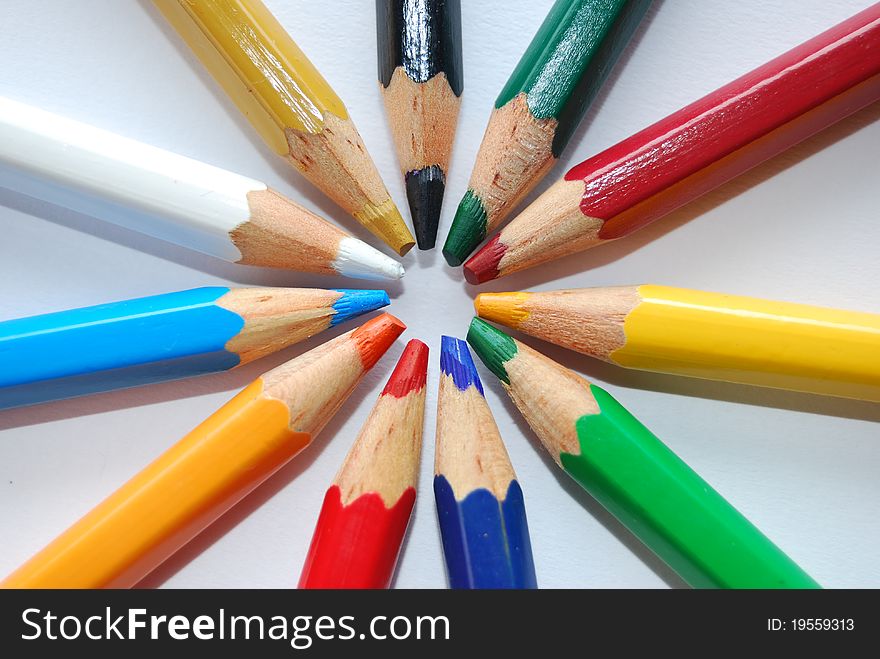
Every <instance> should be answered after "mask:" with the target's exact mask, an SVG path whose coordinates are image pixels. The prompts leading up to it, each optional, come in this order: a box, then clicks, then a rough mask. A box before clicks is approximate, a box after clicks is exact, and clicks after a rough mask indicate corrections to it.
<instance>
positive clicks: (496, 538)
mask: <svg viewBox="0 0 880 659" xmlns="http://www.w3.org/2000/svg"><path fill="white" fill-rule="evenodd" d="M440 371H441V374H440V392H439V394H438V399H437V438H436V448H435V455H434V498H435V500H436V502H437V517H438V519H439V522H440V534H441V536H442V538H443V553H444V555H445V557H446V571H447V575H448V577H449V586H450V588H471V589H477V588H537V581H536V579H535V564H534V561H533V560H532V545H531V541H530V540H529V525H528V522H527V521H526V509H525V503H524V501H523V494H522V490H521V489H520V486H519V483H518V482H517V480H516V474H515V473H514V471H513V467H512V466H511V465H510V459H509V458H508V456H507V450H506V449H505V448H504V442H502V440H501V436H500V435H499V433H498V426H497V425H495V419H494V418H493V417H492V412H491V411H490V410H489V406H488V405H487V404H486V399H485V398H484V397H483V385H482V384H481V383H480V376H479V375H477V370H476V368H475V367H474V362H473V359H471V353H470V351H469V350H468V346H467V343H465V342H464V341H462V340H461V339H456V338H453V337H450V336H444V337H443V338H442V339H441V345H440Z"/></svg>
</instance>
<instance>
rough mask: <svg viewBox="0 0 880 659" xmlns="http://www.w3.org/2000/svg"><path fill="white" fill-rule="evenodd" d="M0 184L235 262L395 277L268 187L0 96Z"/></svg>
mask: <svg viewBox="0 0 880 659" xmlns="http://www.w3.org/2000/svg"><path fill="white" fill-rule="evenodd" d="M0 185H3V187H8V188H11V189H14V190H17V191H19V192H23V193H25V194H29V195H31V196H34V197H38V198H40V199H43V200H45V201H49V202H52V203H55V204H59V205H61V206H65V207H68V208H71V209H72V210H75V211H78V212H83V213H87V214H90V215H93V216H95V217H97V218H99V219H101V220H104V221H107V222H112V223H113V224H116V225H118V226H121V227H125V228H126V229H130V230H132V231H137V232H140V233H144V234H147V235H149V236H152V237H154V238H159V239H161V240H165V241H168V242H170V243H174V244H177V245H180V246H182V247H186V248H188V249H193V250H196V251H199V252H203V253H205V254H210V255H211V256H215V257H217V258H221V259H224V260H226V261H231V262H234V263H244V264H247V265H259V266H269V267H274V268H288V269H291V270H299V271H301V272H317V273H321V274H331V275H333V274H340V275H344V276H346V277H357V278H360V279H399V278H400V277H401V276H403V267H402V266H401V265H400V264H399V263H397V262H396V261H394V260H393V259H390V258H388V257H387V256H385V255H384V254H382V253H381V252H378V251H377V250H375V249H373V248H372V247H370V246H369V245H367V244H366V243H364V242H362V241H360V240H358V239H357V238H354V237H353V236H351V235H349V234H348V233H345V232H344V231H341V230H340V229H338V228H337V227H335V226H334V225H332V224H330V223H329V222H327V221H326V220H324V219H322V218H320V217H318V216H317V215H315V214H314V213H311V212H310V211H308V210H306V209H305V208H303V207H302V206H299V205H298V204H295V203H294V202H292V201H291V200H290V199H287V198H286V197H284V196H282V195H280V194H278V193H277V192H276V191H275V190H272V189H271V188H269V187H268V186H267V185H266V184H265V183H261V182H260V181H256V180H254V179H251V178H248V177H246V176H241V175H239V174H234V173H232V172H230V171H227V170H224V169H220V168H219V167H213V166H211V165H207V164H205V163H203V162H199V161H198V160H193V159H192V158H186V157H184V156H180V155H177V154H175V153H171V152H170V151H165V150H163V149H158V148H156V147H153V146H149V145H147V144H144V143H142V142H136V141H135V140H130V139H128V138H125V137H121V136H119V135H115V134H113V133H109V132H107V131H104V130H100V129H98V128H94V127H93V126H88V125H86V124H83V123H80V122H78V121H72V120H70V119H66V118H64V117H59V116H58V115H55V114H51V113H49V112H44V111H43V110H40V109H39V108H35V107H31V106H29V105H25V104H23V103H18V102H16V101H12V100H9V99H6V98H0Z"/></svg>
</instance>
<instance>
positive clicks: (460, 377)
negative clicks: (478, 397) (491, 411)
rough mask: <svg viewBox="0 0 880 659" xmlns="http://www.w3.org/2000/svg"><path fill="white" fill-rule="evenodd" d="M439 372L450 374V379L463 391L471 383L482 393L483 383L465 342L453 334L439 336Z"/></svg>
mask: <svg viewBox="0 0 880 659" xmlns="http://www.w3.org/2000/svg"><path fill="white" fill-rule="evenodd" d="M440 372H441V373H444V374H446V375H449V376H452V381H453V382H454V383H455V386H456V387H458V389H459V390H461V391H464V390H466V389H467V388H468V387H470V386H472V385H473V386H474V387H476V389H477V391H479V392H480V394H483V383H482V382H480V376H479V374H478V373H477V367H476V365H474V360H473V357H471V351H470V350H469V349H468V345H467V342H465V341H462V340H461V339H457V338H455V337H454V336H443V337H441V339H440Z"/></svg>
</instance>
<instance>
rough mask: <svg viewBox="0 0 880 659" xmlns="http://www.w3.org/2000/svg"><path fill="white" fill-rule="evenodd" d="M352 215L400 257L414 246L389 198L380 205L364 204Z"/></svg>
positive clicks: (395, 207) (398, 212) (401, 218)
mask: <svg viewBox="0 0 880 659" xmlns="http://www.w3.org/2000/svg"><path fill="white" fill-rule="evenodd" d="M353 215H354V216H355V217H356V218H357V219H358V221H359V222H360V223H361V224H363V225H364V226H365V227H366V228H367V229H369V230H370V231H371V232H372V233H373V234H374V235H375V236H378V237H379V238H381V239H382V240H383V241H384V242H385V243H386V244H387V245H388V246H390V247H391V249H393V250H394V251H395V252H397V253H398V254H399V255H400V256H403V255H404V254H406V253H407V252H408V251H409V250H411V249H412V247H413V245H415V244H416V240H415V238H413V235H412V234H411V233H410V231H409V229H408V228H407V226H406V224H405V223H404V221H403V217H402V216H401V215H400V211H399V210H397V206H395V205H394V202H393V201H392V200H391V198H390V197H389V198H388V199H387V200H386V201H384V202H382V203H381V204H364V206H363V208H361V209H360V210H359V211H357V212H356V213H354V214H353Z"/></svg>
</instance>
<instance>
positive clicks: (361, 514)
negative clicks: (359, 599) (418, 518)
mask: <svg viewBox="0 0 880 659" xmlns="http://www.w3.org/2000/svg"><path fill="white" fill-rule="evenodd" d="M415 502H416V491H415V488H413V487H409V488H407V489H406V490H404V492H403V494H401V496H400V498H399V499H398V500H397V501H396V502H394V503H393V504H392V505H390V506H387V505H386V504H385V501H383V499H382V497H381V496H380V495H379V494H377V493H375V492H368V493H366V494H362V495H360V496H359V497H357V498H356V499H355V500H354V501H350V502H348V503H345V502H343V501H342V493H341V492H340V489H339V486H338V485H333V486H331V487H330V489H328V490H327V494H325V495H324V503H323V505H322V506H321V514H320V515H319V517H318V522H317V524H316V525H315V535H314V536H313V537H312V543H311V546H310V547H309V554H308V557H307V558H306V563H305V565H304V566H303V571H302V575H301V576H300V580H299V587H300V588H352V589H354V588H357V589H377V588H388V586H389V584H390V582H391V578H392V576H393V575H394V568H395V566H396V565H397V557H398V553H399V551H400V546H401V544H402V543H403V538H404V535H405V534H406V527H407V526H408V525H409V518H410V515H411V514H412V509H413V506H414V505H415Z"/></svg>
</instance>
